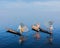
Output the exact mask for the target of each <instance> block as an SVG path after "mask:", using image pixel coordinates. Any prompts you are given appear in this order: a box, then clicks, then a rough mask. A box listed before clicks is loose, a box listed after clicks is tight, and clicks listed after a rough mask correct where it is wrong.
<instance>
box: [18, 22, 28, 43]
mask: <svg viewBox="0 0 60 48" xmlns="http://www.w3.org/2000/svg"><path fill="white" fill-rule="evenodd" d="M18 30H20V34H21V35H22V33H23V32H27V31H28V28H27V26H25V25H24V24H23V23H20V25H19V27H18ZM24 40H25V39H24V37H23V36H20V40H19V41H20V42H23V41H24Z"/></svg>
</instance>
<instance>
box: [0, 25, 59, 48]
mask: <svg viewBox="0 0 60 48" xmlns="http://www.w3.org/2000/svg"><path fill="white" fill-rule="evenodd" d="M16 27H17V26H15V27H14V26H13V27H11V28H13V29H16ZM59 32H60V31H59V28H58V29H55V30H54V31H53V38H52V39H53V41H52V44H50V43H49V40H48V38H47V37H49V35H48V34H45V33H42V32H41V33H40V36H41V37H40V39H39V40H36V39H35V38H34V37H33V34H35V32H34V31H32V30H31V28H30V30H29V32H26V33H23V35H24V36H25V38H27V39H26V40H25V41H24V42H23V43H22V44H20V43H19V38H20V37H19V36H17V35H14V34H11V33H7V32H6V30H5V29H4V28H1V29H0V48H60V37H59V36H60V33H59Z"/></svg>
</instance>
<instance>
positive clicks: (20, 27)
mask: <svg viewBox="0 0 60 48" xmlns="http://www.w3.org/2000/svg"><path fill="white" fill-rule="evenodd" d="M18 29H19V30H20V34H22V32H24V27H23V24H22V23H21V24H20V25H19V27H18Z"/></svg>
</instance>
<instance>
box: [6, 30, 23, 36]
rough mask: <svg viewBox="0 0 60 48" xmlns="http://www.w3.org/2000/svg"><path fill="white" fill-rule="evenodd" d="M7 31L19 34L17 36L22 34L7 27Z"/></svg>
mask: <svg viewBox="0 0 60 48" xmlns="http://www.w3.org/2000/svg"><path fill="white" fill-rule="evenodd" d="M7 32H9V33H12V34H16V35H19V36H22V35H21V34H20V33H19V32H17V31H14V30H13V29H8V30H7Z"/></svg>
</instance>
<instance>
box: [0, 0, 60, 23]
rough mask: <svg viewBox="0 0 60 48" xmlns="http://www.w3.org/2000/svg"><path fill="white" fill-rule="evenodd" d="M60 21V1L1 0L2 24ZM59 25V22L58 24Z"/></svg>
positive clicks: (0, 17) (0, 18)
mask: <svg viewBox="0 0 60 48" xmlns="http://www.w3.org/2000/svg"><path fill="white" fill-rule="evenodd" d="M48 19H49V20H54V21H56V23H57V22H58V20H60V0H0V22H1V24H3V23H10V24H11V23H12V22H13V23H17V22H19V21H24V22H25V21H26V22H35V21H36V22H44V21H47V20H48ZM58 23H59V22H58Z"/></svg>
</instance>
